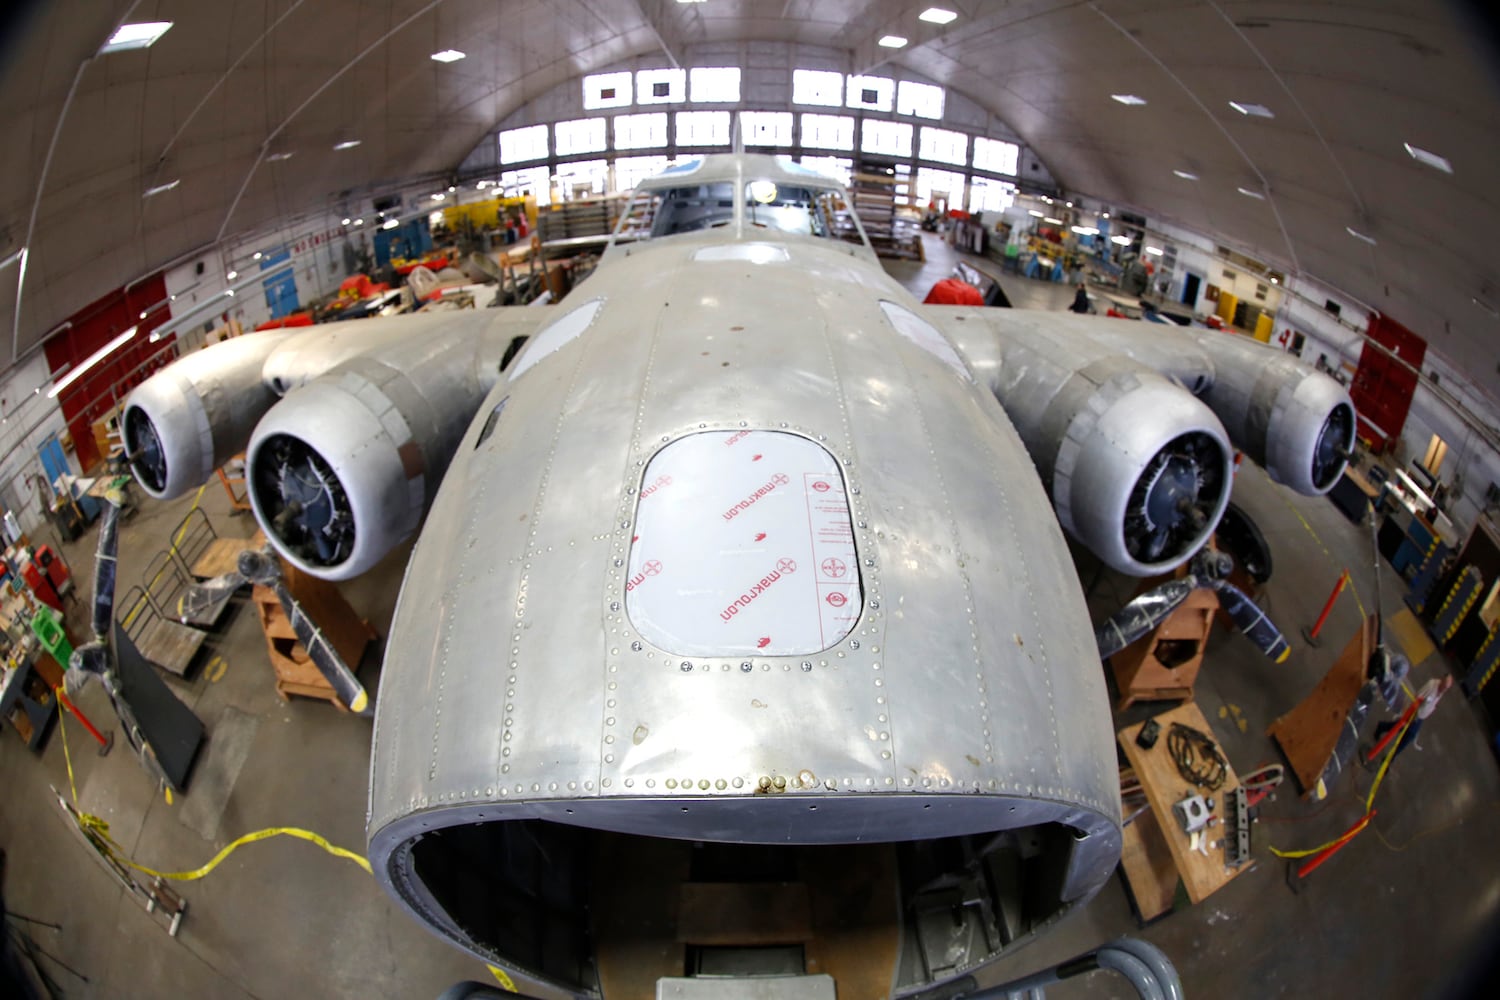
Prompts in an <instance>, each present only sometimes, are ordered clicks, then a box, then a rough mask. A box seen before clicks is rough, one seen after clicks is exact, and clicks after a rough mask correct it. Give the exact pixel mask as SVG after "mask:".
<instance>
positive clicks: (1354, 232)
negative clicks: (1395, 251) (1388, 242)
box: [1344, 226, 1380, 247]
mask: <svg viewBox="0 0 1500 1000" xmlns="http://www.w3.org/2000/svg"><path fill="white" fill-rule="evenodd" d="M1344 232H1346V233H1348V234H1349V235H1350V236H1353V237H1354V238H1355V239H1357V240H1359V241H1360V242H1361V243H1368V244H1370V246H1372V247H1373V246H1379V245H1380V244H1378V243H1376V242H1375V237H1373V236H1366V235H1365V234H1364V233H1362V232H1360V231H1359V230H1357V229H1354V228H1353V227H1351V226H1345V227H1344Z"/></svg>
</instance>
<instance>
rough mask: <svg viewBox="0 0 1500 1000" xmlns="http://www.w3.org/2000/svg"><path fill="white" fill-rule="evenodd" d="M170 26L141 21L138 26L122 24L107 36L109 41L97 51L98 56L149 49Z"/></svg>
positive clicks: (165, 23) (160, 22) (169, 24)
mask: <svg viewBox="0 0 1500 1000" xmlns="http://www.w3.org/2000/svg"><path fill="white" fill-rule="evenodd" d="M171 26H172V22H171V21H142V22H141V23H140V24H122V25H120V27H119V28H117V29H116V30H115V33H114V34H113V35H110V36H109V41H107V42H105V43H104V47H103V48H101V49H100V50H99V54H100V55H101V56H102V55H105V54H106V53H109V52H129V51H130V50H131V49H149V48H150V47H151V45H152V43H153V42H155V41H156V40H157V39H158V38H160V37H161V36H162V35H165V34H166V33H167V29H168V28H170V27H171Z"/></svg>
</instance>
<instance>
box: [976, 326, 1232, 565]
mask: <svg viewBox="0 0 1500 1000" xmlns="http://www.w3.org/2000/svg"><path fill="white" fill-rule="evenodd" d="M1008 351H1009V353H1008V354H1007V359H1006V361H1007V372H1006V374H1005V375H1004V376H1003V377H1002V378H1001V379H1000V385H999V388H998V391H997V395H998V396H999V398H1000V400H1001V402H1002V403H1003V404H1004V406H1005V410H1006V412H1007V414H1008V415H1009V416H1010V418H1011V420H1012V422H1013V423H1014V424H1015V426H1016V430H1017V431H1018V432H1019V433H1020V435H1021V439H1022V440H1023V441H1025V443H1026V447H1027V449H1028V451H1029V452H1030V454H1031V458H1032V461H1033V462H1034V463H1035V464H1036V467H1037V471H1038V472H1039V473H1040V474H1041V477H1042V482H1043V484H1044V485H1045V486H1046V487H1047V490H1048V492H1049V493H1050V494H1051V496H1052V504H1053V508H1054V509H1055V510H1056V512H1057V519H1058V521H1059V523H1061V524H1062V526H1063V528H1064V529H1066V530H1067V532H1068V533H1069V534H1071V535H1072V536H1073V537H1074V538H1076V539H1077V540H1078V541H1079V542H1081V543H1082V544H1083V545H1084V546H1086V547H1087V548H1088V549H1089V550H1090V551H1091V552H1093V553H1094V554H1095V555H1096V556H1098V557H1099V558H1100V559H1101V560H1103V561H1104V562H1105V563H1107V564H1108V565H1109V566H1111V567H1113V568H1114V569H1117V570H1119V571H1120V572H1122V573H1128V574H1130V575H1132V576H1151V575H1154V574H1157V573H1164V572H1167V571H1168V570H1170V569H1173V568H1174V567H1176V566H1178V565H1180V564H1181V563H1183V562H1184V561H1185V560H1187V559H1188V558H1189V557H1190V556H1191V555H1192V554H1193V553H1194V552H1196V551H1198V549H1199V548H1201V547H1202V546H1203V544H1204V543H1205V542H1206V541H1208V538H1209V536H1210V535H1212V534H1213V530H1214V527H1215V526H1216V525H1217V524H1218V523H1219V518H1220V517H1221V516H1222V515H1223V513H1224V507H1225V505H1226V504H1227V503H1228V502H1229V491H1230V486H1231V473H1232V464H1231V450H1230V446H1229V440H1228V437H1227V436H1226V434H1225V432H1224V427H1223V425H1222V424H1221V423H1220V422H1219V420H1218V418H1217V417H1215V416H1214V414H1213V412H1212V411H1211V410H1209V408H1208V407H1207V406H1205V405H1204V404H1203V403H1202V402H1200V401H1199V400H1198V399H1197V398H1196V397H1194V396H1193V395H1192V394H1191V393H1190V392H1188V391H1187V390H1186V389H1184V388H1182V387H1181V386H1180V385H1177V384H1176V383H1175V382H1173V381H1171V380H1170V379H1167V378H1164V377H1163V376H1161V375H1159V374H1157V373H1156V372H1154V371H1152V370H1151V369H1149V368H1147V367H1145V366H1144V365H1141V364H1139V363H1137V362H1135V361H1132V360H1130V359H1129V358H1124V357H1119V356H1117V355H1111V354H1108V353H1105V352H1099V353H1097V354H1096V355H1095V357H1094V358H1093V359H1092V360H1090V361H1088V362H1087V363H1084V364H1082V365H1080V366H1079V367H1077V368H1064V367H1061V366H1060V365H1059V364H1058V362H1057V359H1056V358H1052V357H1048V356H1047V352H1045V351H1043V352H1039V353H1035V354H1030V353H1028V354H1027V355H1026V356H1025V360H1024V361H1020V360H1018V354H1019V351H1020V348H1019V347H1016V348H1008Z"/></svg>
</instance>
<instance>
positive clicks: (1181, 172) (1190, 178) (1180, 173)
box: [1172, 170, 1198, 181]
mask: <svg viewBox="0 0 1500 1000" xmlns="http://www.w3.org/2000/svg"><path fill="white" fill-rule="evenodd" d="M1172 173H1174V174H1176V175H1177V176H1178V177H1181V178H1182V179H1183V180H1185V181H1195V180H1197V179H1198V175H1197V174H1190V173H1188V172H1187V171H1186V170H1174V171H1172Z"/></svg>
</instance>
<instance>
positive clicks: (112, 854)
mask: <svg viewBox="0 0 1500 1000" xmlns="http://www.w3.org/2000/svg"><path fill="white" fill-rule="evenodd" d="M66 714H67V712H66V711H65V710H63V709H61V708H60V707H59V711H58V716H57V724H58V727H59V728H60V729H61V731H62V745H63V760H64V761H66V762H67V765H68V793H69V794H70V795H71V796H72V797H73V808H74V809H76V810H77V813H76V815H75V814H73V813H69V815H70V816H73V817H74V821H75V822H76V823H77V824H78V828H79V830H81V831H82V832H83V835H84V837H86V838H87V839H88V840H89V841H90V842H91V843H94V844H96V845H98V846H99V848H100V849H101V850H102V851H104V852H105V853H107V854H108V855H109V858H110V860H111V861H115V862H117V863H119V864H122V865H127V866H129V867H131V868H134V869H135V870H136V871H138V872H142V873H144V874H146V875H150V876H152V877H154V878H167V879H173V880H175V881H179V882H189V881H193V880H195V879H200V878H202V877H203V876H205V875H207V874H208V873H209V872H211V871H213V870H214V869H215V868H217V867H219V865H220V863H222V862H223V860H224V859H225V858H227V857H229V855H231V854H233V853H234V852H235V851H236V850H238V849H239V848H240V847H242V846H244V845H245V844H253V843H255V842H256V841H257V840H268V839H270V838H271V837H296V838H297V839H298V840H305V841H308V842H309V843H312V844H317V845H318V846H319V847H321V848H323V850H325V851H327V852H328V853H329V854H332V855H333V856H334V857H336V858H344V859H345V860H347V861H352V862H354V863H355V864H357V865H359V866H360V867H361V868H363V869H364V870H365V871H366V872H368V873H370V874H374V873H373V871H371V869H370V862H369V861H367V860H365V858H364V857H362V856H361V855H359V854H356V853H354V852H353V851H351V850H348V849H347V848H343V847H339V846H338V845H336V844H332V843H330V842H329V841H328V839H327V838H326V837H323V836H322V835H320V834H316V833H313V832H312V831H311V830H303V829H300V828H298V827H295V826H273V827H268V828H267V829H264V830H256V831H255V832H254V833H247V834H245V835H244V836H243V837H238V838H236V839H235V840H233V841H231V842H230V843H229V844H227V845H225V847H224V849H223V850H221V851H220V852H219V853H218V854H215V855H214V856H213V858H212V859H210V860H209V862H208V864H206V865H204V866H203V867H201V868H194V869H193V870H192V871H187V872H159V871H157V870H156V869H154V868H147V867H146V866H145V865H138V864H136V863H135V862H134V861H132V860H130V859H129V858H127V857H126V856H125V853H124V848H122V847H121V846H120V845H119V844H117V843H115V841H114V839H113V838H112V837H110V835H109V823H108V821H106V820H104V819H101V818H100V817H98V816H95V815H93V814H91V813H86V812H84V811H83V810H82V809H79V808H78V785H77V783H76V781H75V779H74V777H73V755H72V753H71V752H69V750H68V728H67V725H66V723H64V721H63V716H64V715H66ZM169 795H170V793H169ZM168 801H169V802H170V801H171V800H170V798H169V799H168ZM485 968H487V969H489V970H490V974H491V975H493V976H494V977H495V981H496V982H498V983H499V984H500V985H501V987H503V988H504V989H506V990H509V991H510V992H512V993H515V992H516V984H515V980H513V979H511V978H510V975H509V974H508V973H507V972H506V971H505V970H504V969H501V968H499V967H497V966H494V965H490V964H489V963H486V964H485Z"/></svg>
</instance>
